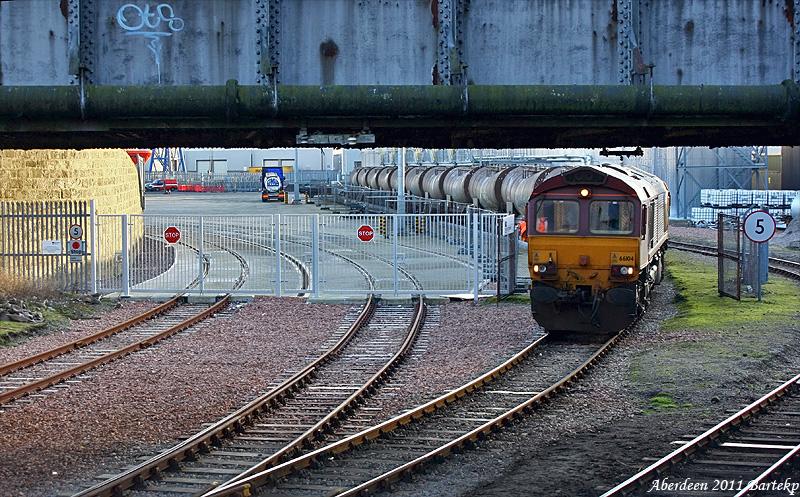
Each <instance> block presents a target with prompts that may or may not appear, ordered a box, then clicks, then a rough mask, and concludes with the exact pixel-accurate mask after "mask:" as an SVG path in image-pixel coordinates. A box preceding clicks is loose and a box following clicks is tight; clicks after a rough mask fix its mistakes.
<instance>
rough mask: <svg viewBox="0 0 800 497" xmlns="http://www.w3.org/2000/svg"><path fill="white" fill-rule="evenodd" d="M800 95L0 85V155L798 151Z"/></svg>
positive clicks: (569, 88)
mask: <svg viewBox="0 0 800 497" xmlns="http://www.w3.org/2000/svg"><path fill="white" fill-rule="evenodd" d="M798 116H800V86H799V85H798V83H795V82H793V81H788V80H787V81H784V82H783V83H781V84H779V85H761V86H719V85H707V86H654V87H649V86H640V85H635V86H631V85H605V86H603V85H585V86H579V85H563V86H560V85H555V86H553V85H537V86H523V85H513V86H491V85H484V86H481V85H474V86H444V85H435V86H291V85H274V86H273V85H260V86H242V85H239V84H238V83H237V82H236V81H234V80H231V81H229V82H228V83H227V84H226V85H225V86H92V85H87V86H84V87H83V90H81V88H80V87H79V86H58V87H48V86H39V87H34V86H24V87H18V86H0V147H8V146H21V147H29V145H28V143H30V144H31V146H30V147H29V148H36V147H42V146H53V145H59V144H65V145H67V146H72V147H78V148H82V147H86V146H101V145H102V146H134V145H140V146H155V145H186V146H191V145H200V144H205V145H217V146H236V145H247V146H278V145H294V142H295V139H294V137H295V135H296V134H297V132H298V130H299V129H300V128H305V129H307V130H308V132H309V133H313V132H315V131H319V132H326V133H334V132H339V133H341V132H358V131H360V130H362V129H369V130H370V132H372V133H374V134H375V135H376V140H377V143H376V145H388V144H392V145H401V146H406V145H407V146H428V145H437V146H441V147H445V148H447V147H459V146H500V145H515V144H516V145H551V146H558V145H572V146H600V145H602V146H613V145H614V144H620V145H648V146H651V145H711V146H722V145H736V144H739V145H743V144H752V143H754V142H758V143H763V144H765V145H766V144H783V145H791V144H800V134H798V133H797V131H796V129H797V124H798Z"/></svg>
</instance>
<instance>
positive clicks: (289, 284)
mask: <svg viewBox="0 0 800 497" xmlns="http://www.w3.org/2000/svg"><path fill="white" fill-rule="evenodd" d="M500 217H501V216H499V215H487V214H407V215H394V214H388V215H378V214H375V215H361V214H358V215H338V214H337V215H334V214H297V215H273V216H151V215H143V216H124V215H115V216H97V227H96V231H97V233H98V239H102V240H114V242H112V243H104V244H102V245H101V246H99V247H98V250H97V255H98V257H97V258H96V259H95V261H96V262H95V265H96V274H97V287H98V289H99V290H100V291H104V292H112V291H119V292H121V293H123V294H126V295H128V294H136V293H176V292H180V291H185V292H188V293H239V294H248V295H250V294H257V295H290V294H302V293H309V294H313V295H319V294H364V293H377V294H396V295H400V294H423V293H424V294H448V295H449V294H471V295H473V296H476V297H477V296H478V295H479V294H481V293H492V294H493V293H495V291H496V281H497V279H498V275H497V270H498V264H497V257H498V253H499V252H498V245H497V244H498V241H499V240H500V236H501V234H500V233H499V231H498V230H499V228H498V226H499V223H498V219H499V218H500ZM168 229H170V230H171V231H172V232H173V236H174V232H175V231H177V232H179V233H180V239H179V240H177V241H176V242H175V243H172V244H170V243H167V241H166V240H165V232H166V231H167V230H168ZM370 230H371V231H372V236H371V238H370V236H368V232H369V231H370ZM359 231H361V232H362V233H361V234H362V238H363V239H362V238H359ZM368 238H370V239H369V240H367V239H368Z"/></svg>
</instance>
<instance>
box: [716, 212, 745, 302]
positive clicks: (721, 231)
mask: <svg viewBox="0 0 800 497" xmlns="http://www.w3.org/2000/svg"><path fill="white" fill-rule="evenodd" d="M740 237H741V235H740V220H739V216H730V215H727V214H720V215H719V217H718V218H717V290H718V291H719V294H720V296H727V297H732V298H734V299H736V300H741V295H742V262H741V241H740Z"/></svg>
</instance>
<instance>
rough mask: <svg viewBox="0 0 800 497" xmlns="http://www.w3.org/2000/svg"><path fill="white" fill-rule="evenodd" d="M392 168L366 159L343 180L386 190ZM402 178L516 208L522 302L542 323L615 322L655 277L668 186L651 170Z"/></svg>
mask: <svg viewBox="0 0 800 497" xmlns="http://www.w3.org/2000/svg"><path fill="white" fill-rule="evenodd" d="M396 176H397V168H396V167H375V168H369V167H367V168H359V169H356V170H355V171H353V174H352V175H351V176H350V181H351V183H352V184H354V185H357V186H362V187H368V188H372V189H379V190H386V191H394V190H396V188H397V177H396ZM405 179H406V191H407V192H409V193H410V194H413V195H416V196H419V197H429V198H433V199H439V200H448V201H451V202H455V203H461V204H462V205H463V204H471V205H475V206H478V207H481V208H484V209H489V210H494V211H499V212H515V213H516V214H518V215H519V216H521V217H522V219H523V221H525V225H526V226H527V229H526V232H525V233H523V237H524V238H525V240H526V241H527V244H528V269H529V272H530V276H531V288H530V295H531V309H532V312H533V316H534V318H535V319H536V321H537V322H538V323H539V324H540V325H542V326H543V327H544V328H545V329H547V330H548V331H551V332H586V333H598V334H600V333H603V334H604V333H610V332H614V331H618V330H620V329H622V328H624V327H626V326H627V325H628V324H630V323H631V322H633V321H634V320H635V319H636V316H638V315H639V313H640V312H641V311H642V310H643V309H644V308H645V306H646V305H647V303H648V301H649V298H650V292H651V291H652V288H653V286H654V285H656V284H659V283H660V282H661V280H662V278H663V273H664V252H665V250H666V247H667V238H668V236H669V203H670V194H669V190H668V189H667V185H666V183H664V181H662V180H661V179H660V178H658V177H657V176H654V175H652V174H650V173H647V172H644V171H641V170H638V169H632V168H628V167H622V166H613V165H608V164H603V165H588V164H583V165H556V166H550V167H524V166H517V167H506V168H496V167H478V168H475V167H461V166H449V167H445V166H431V167H424V166H418V167H409V168H408V169H407V171H406V178H405ZM520 224H522V223H520Z"/></svg>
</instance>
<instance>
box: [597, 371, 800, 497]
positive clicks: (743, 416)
mask: <svg viewBox="0 0 800 497" xmlns="http://www.w3.org/2000/svg"><path fill="white" fill-rule="evenodd" d="M798 382H800V374H798V375H797V376H795V377H794V378H792V379H791V380H789V381H787V382H785V383H783V384H782V385H780V386H779V387H777V388H775V389H774V390H772V391H770V392H769V393H767V394H766V395H764V396H763V397H761V398H760V399H758V400H756V401H755V402H753V403H752V404H749V405H748V406H746V407H744V408H743V409H741V410H740V411H739V412H737V413H735V414H733V415H731V416H730V417H728V418H727V419H725V420H724V421H722V422H720V423H718V424H717V425H715V426H713V427H712V428H710V429H708V430H706V431H705V432H703V433H702V434H700V435H698V436H697V437H695V438H693V439H692V440H690V441H689V442H687V443H685V444H684V445H682V446H681V447H679V448H677V449H675V450H674V451H672V452H670V453H669V454H667V455H666V456H664V457H662V458H661V459H659V460H658V461H656V462H654V463H653V464H651V465H650V466H648V467H646V468H644V469H643V470H641V471H639V472H638V473H636V474H635V475H633V476H631V477H630V478H628V479H627V480H625V481H623V482H622V483H620V484H619V485H617V486H615V487H614V488H612V489H611V490H609V491H607V492H605V493H604V494H603V495H601V496H600V497H612V496H619V495H625V494H626V493H629V492H631V491H633V490H634V489H636V488H638V487H639V486H640V485H642V484H644V483H646V482H647V481H650V480H652V479H653V478H654V477H656V476H658V475H659V474H661V473H662V472H663V471H665V470H666V469H668V468H670V467H671V466H673V465H674V464H676V463H678V462H680V461H683V460H685V459H686V458H687V457H689V456H690V455H692V454H693V453H695V452H696V451H698V450H700V449H703V448H704V447H707V446H708V445H709V444H711V443H712V442H714V441H715V440H717V439H719V438H720V437H721V436H723V435H725V434H726V433H728V432H730V431H731V430H732V429H733V428H735V427H737V426H739V425H740V424H741V423H743V422H744V421H747V420H748V419H750V418H752V417H753V416H755V415H757V414H759V413H761V412H763V411H764V409H766V408H767V407H769V406H770V405H772V404H774V403H775V401H776V400H778V399H780V398H781V397H783V396H784V395H786V394H787V393H788V392H789V390H790V389H791V388H793V387H794V386H795V385H797V384H798ZM793 452H794V453H795V454H796V453H797V449H795V451H793ZM788 455H789V454H787V456H788ZM775 468H777V466H775V465H773V466H772V467H770V468H769V469H768V470H767V472H765V473H764V474H762V475H761V477H759V478H760V479H763V478H766V477H768V476H769V474H771V473H772V471H774V469H775ZM759 481H760V480H759ZM747 488H752V487H750V486H748V487H747ZM742 492H744V490H742ZM737 495H745V494H744V493H740V494H737Z"/></svg>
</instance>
